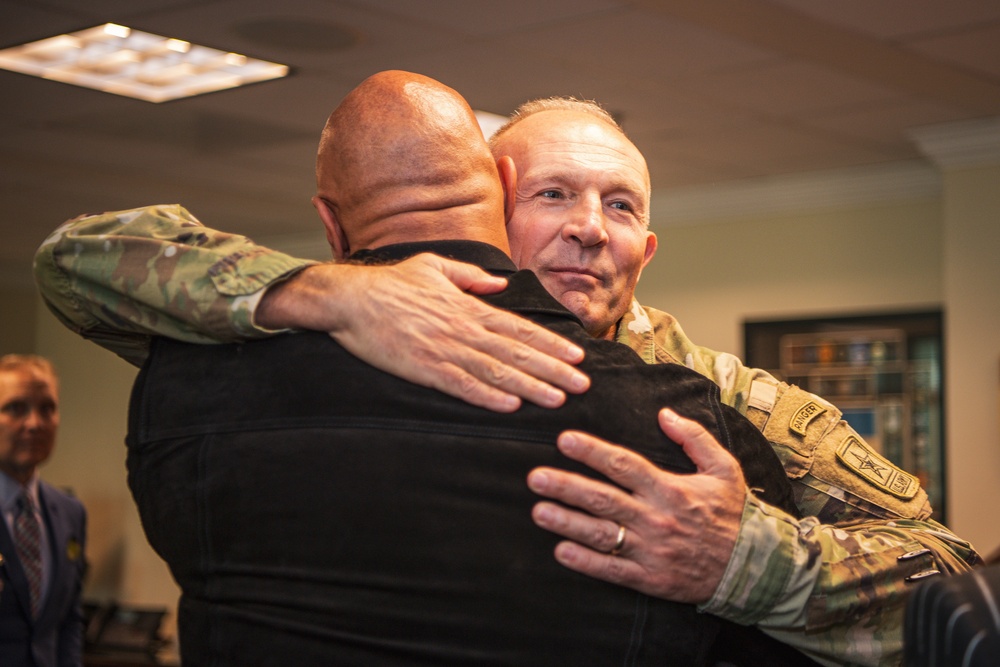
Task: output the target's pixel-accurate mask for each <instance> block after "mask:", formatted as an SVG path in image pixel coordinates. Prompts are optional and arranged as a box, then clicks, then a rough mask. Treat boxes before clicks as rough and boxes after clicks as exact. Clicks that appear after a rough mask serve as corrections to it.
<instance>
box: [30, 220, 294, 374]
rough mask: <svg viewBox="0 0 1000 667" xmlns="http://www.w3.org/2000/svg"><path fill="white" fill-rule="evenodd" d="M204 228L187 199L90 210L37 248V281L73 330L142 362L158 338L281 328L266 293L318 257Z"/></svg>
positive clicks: (258, 333) (219, 338) (234, 336)
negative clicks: (269, 317)
mask: <svg viewBox="0 0 1000 667" xmlns="http://www.w3.org/2000/svg"><path fill="white" fill-rule="evenodd" d="M312 263H313V262H309V261H306V260H299V259H295V258H292V257H289V256H287V255H284V254H282V253H279V252H277V251H273V250H269V249H267V248H264V247H262V246H258V245H255V244H254V243H253V242H252V241H250V240H249V239H247V238H245V237H243V236H236V235H233V234H225V233H222V232H218V231H215V230H212V229H209V228H207V227H204V226H202V225H201V223H200V222H198V220H197V219H195V217H194V216H192V215H191V214H190V213H188V211H187V210H185V209H184V208H183V207H181V206H177V205H170V206H150V207H145V208H138V209H132V210H128V211H117V212H111V213H103V214H100V215H91V216H83V217H80V218H76V219H74V220H70V221H69V222H66V223H64V224H63V225H61V226H60V227H59V228H57V229H56V230H55V231H54V232H53V233H52V234H50V235H49V237H48V238H47V239H46V240H45V241H44V242H43V243H42V245H41V247H40V248H39V249H38V251H37V252H36V254H35V264H34V272H35V281H36V283H37V285H38V288H39V291H40V292H41V295H42V298H43V299H44V300H45V302H46V304H47V305H48V307H49V308H50V310H52V312H53V313H54V314H55V315H56V317H58V318H59V320H60V321H61V322H62V323H63V324H65V325H66V326H67V327H68V328H69V329H71V330H72V331H74V332H76V333H79V334H80V335H82V336H84V337H85V338H89V339H91V340H93V341H94V342H96V343H98V344H99V345H101V346H103V347H105V348H107V349H109V350H111V351H113V352H115V353H116V354H118V355H119V356H121V357H123V358H124V359H126V360H127V361H129V362H131V363H133V364H136V365H139V364H141V363H142V361H143V360H144V359H145V357H146V355H147V354H148V348H149V342H150V339H151V337H152V336H167V337H170V338H176V339H179V340H185V341H189V342H196V343H212V342H226V341H232V340H243V339H248V338H259V337H264V336H267V335H270V334H272V333H273V332H269V331H266V330H264V329H260V328H259V327H256V326H255V325H254V323H253V314H254V310H255V308H256V305H257V303H258V302H259V300H260V297H261V296H262V295H263V293H264V290H265V289H266V288H267V287H269V286H270V285H273V284H276V283H278V282H280V281H282V280H284V279H286V278H288V277H289V276H290V275H292V274H293V273H295V272H296V271H298V270H300V269H302V268H305V267H306V266H308V265H310V264H312Z"/></svg>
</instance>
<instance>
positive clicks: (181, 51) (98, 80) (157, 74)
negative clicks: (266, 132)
mask: <svg viewBox="0 0 1000 667" xmlns="http://www.w3.org/2000/svg"><path fill="white" fill-rule="evenodd" d="M0 67H2V68H3V69H9V70H11V71H14V72H21V73H22V74H31V75H33V76H38V77H42V78H43V79H52V80H53V81H62V82H63V83H72V84H74V85H77V86H83V87H85V88H93V89H95V90H102V91H104V92H106V93H114V94H115V95H125V96H126V97H134V98H137V99H140V100H145V101H147V102H166V101H168V100H176V99H178V98H181V97H191V96H192V95H200V94H202V93H210V92H213V91H216V90H224V89H226V88H235V87H237V86H243V85H246V84H248V83H254V82H256V81H267V80H269V79H278V78H281V77H283V76H287V75H288V66H287V65H279V64H277V63H271V62H267V61H264V60H255V59H253V58H248V57H246V56H244V55H241V54H238V53H227V52H226V51H219V50H217V49H212V48H209V47H207V46H199V45H197V44H192V43H191V42H187V41H184V40H182V39H174V38H170V37H161V36H160V35H153V34H151V33H148V32H142V31H140V30H132V29H131V28H127V27H126V26H123V25H118V24H115V23H106V24H104V25H100V26H96V27H93V28H88V29H87V30H81V31H79V32H74V33H70V34H68V35H57V36H55V37H49V38H47V39H43V40H40V41H37V42H31V43H29V44H22V45H20V46H13V47H10V48H8V49H4V50H2V51H0Z"/></svg>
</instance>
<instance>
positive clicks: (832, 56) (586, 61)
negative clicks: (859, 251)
mask: <svg viewBox="0 0 1000 667" xmlns="http://www.w3.org/2000/svg"><path fill="white" fill-rule="evenodd" d="M108 21H111V22H116V23H122V24H125V25H129V26H131V27H134V28H138V29H142V30H146V31H149V32H153V33H158V34H163V35H167V36H172V37H179V38H182V39H187V40H191V41H195V42H198V43H202V44H205V45H207V46H211V47H215V48H219V49H225V50H232V51H237V52H242V53H245V54H247V55H250V56H254V57H259V58H263V59H266V60H272V61H278V62H282V63H286V64H289V65H291V66H292V67H293V70H294V73H293V75H292V76H291V77H289V78H287V79H283V80H280V81H276V82H267V83H261V84H257V85H254V86H250V87H248V88H244V89H239V90H232V91H224V92H220V93H213V94H209V95H204V96H201V97H197V98H192V99H188V100H181V101H176V102H168V103H165V104H161V105H154V104H149V103H146V102H140V101H136V100H131V99H126V98H120V97H116V96H113V95H108V94H104V93H100V92H95V91H91V90H86V89H81V88H76V87H73V86H69V85H66V84H61V83H55V82H50V81H44V80H39V79H33V78H30V77H27V76H24V75H20V74H15V73H12V72H6V71H0V100H2V104H0V169H2V173H3V178H2V181H0V197H2V199H0V204H2V208H0V211H2V217H0V235H2V236H0V238H2V239H3V242H2V245H0V282H6V283H24V282H26V281H27V280H29V266H30V257H31V255H32V253H33V251H34V248H35V247H36V246H37V245H38V243H39V242H41V240H42V239H43V238H44V237H45V235H46V234H47V233H48V232H49V231H50V230H51V229H52V228H53V227H55V225H57V224H58V223H60V222H61V221H63V220H64V219H66V218H68V217H71V216H74V215H77V214H80V213H84V212H96V211H101V210H111V209H117V208H127V207H132V206H138V205H142V204H149V203H173V202H179V203H183V204H185V205H186V206H188V207H189V208H190V209H191V210H192V211H193V212H194V213H195V214H196V215H198V216H199V217H200V218H201V219H202V220H204V221H206V222H208V223H209V224H212V225H214V226H217V227H222V228H225V229H229V230H233V231H239V232H242V233H246V234H250V235H252V236H254V237H255V238H258V239H262V238H268V237H273V236H275V235H278V234H288V235H292V238H295V236H296V235H301V237H302V238H304V239H311V238H315V237H316V236H317V235H318V231H317V230H318V225H317V223H316V220H315V216H314V213H313V211H312V209H311V207H310V205H309V197H310V196H311V195H312V192H313V176H312V170H313V156H314V153H315V147H316V141H317V138H318V135H319V130H320V128H321V127H322V124H323V122H324V121H325V119H326V116H327V114H328V113H329V112H330V111H331V109H332V108H333V107H334V106H336V104H337V103H338V102H339V100H340V99H341V98H342V96H343V95H344V94H345V93H346V92H347V91H348V90H350V89H351V88H352V87H353V86H355V85H356V84H357V83H358V82H360V81H361V80H362V79H363V78H365V77H366V76H368V75H369V74H371V73H373V72H376V71H379V70H383V69H407V70H412V71H416V72H420V73H423V74H427V75H429V76H432V77H435V78H437V79H439V80H441V81H442V82H444V83H446V84H448V85H450V86H452V87H454V88H456V89H457V90H458V91H460V92H461V93H463V94H464V95H465V96H466V98H467V99H468V100H469V102H470V104H471V105H472V106H473V107H474V108H478V109H485V110H489V111H493V112H496V113H500V114H507V113H509V112H510V111H511V110H512V109H513V108H514V107H515V106H516V105H517V104H519V103H520V102H522V101H524V100H526V99H530V98H533V97H539V96H545V95H576V96H579V97H587V98H595V99H597V100H599V101H601V102H603V103H604V104H605V105H606V106H607V107H608V108H609V109H610V110H611V111H612V112H613V113H614V114H615V115H616V116H618V117H619V118H620V119H621V121H622V122H623V124H624V125H625V128H626V130H627V131H628V133H629V134H630V136H631V137H632V139H633V140H634V141H635V143H636V144H637V145H638V146H639V148H640V150H642V151H643V153H644V154H645V155H646V158H647V160H648V161H649V166H650V172H651V176H652V179H653V184H654V188H655V189H656V190H657V191H666V192H669V191H678V190H683V189H684V188H690V187H692V186H706V185H714V184H734V183H735V184H739V183H744V182H751V181H752V180H753V179H760V178H762V177H774V176H779V175H783V174H794V173H801V172H820V171H824V170H832V169H846V168H853V167H862V166H872V165H888V164H897V163H902V164H915V163H914V162H912V161H918V160H921V159H922V156H921V154H920V151H919V150H918V148H917V146H916V144H915V143H914V141H913V140H912V139H911V137H910V136H909V134H908V131H910V130H912V128H918V127H922V126H928V125H935V124H940V123H947V122H954V121H961V120H970V119H977V118H988V117H995V116H1000V2H997V1H996V0H948V1H947V2H944V1H942V0H503V1H502V2H495V1H492V2H486V1H485V0H349V1H348V0H280V2H276V1H274V0H86V1H85V2H83V1H81V0H44V1H33V0H0V47H3V46H12V45H15V44H19V43H22V42H26V41H31V40H35V39H40V38H43V37H47V36H50V35H52V34H56V33H60V32H68V31H74V30H79V29H82V28H86V27H90V26H93V25H97V24H100V23H104V22H108Z"/></svg>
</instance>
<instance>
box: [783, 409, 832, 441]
mask: <svg viewBox="0 0 1000 667" xmlns="http://www.w3.org/2000/svg"><path fill="white" fill-rule="evenodd" d="M824 412H826V408H824V407H823V406H822V405H820V404H819V403H817V402H816V401H808V402H807V403H806V404H805V405H803V406H802V407H801V408H799V409H798V410H796V411H795V412H794V413H793V414H792V418H791V420H790V421H789V422H788V428H790V429H791V430H793V431H795V432H796V433H798V434H799V435H801V436H804V435H805V434H806V427H807V426H809V422H811V421H812V420H813V419H815V418H816V417H819V416H820V415H821V414H823V413H824Z"/></svg>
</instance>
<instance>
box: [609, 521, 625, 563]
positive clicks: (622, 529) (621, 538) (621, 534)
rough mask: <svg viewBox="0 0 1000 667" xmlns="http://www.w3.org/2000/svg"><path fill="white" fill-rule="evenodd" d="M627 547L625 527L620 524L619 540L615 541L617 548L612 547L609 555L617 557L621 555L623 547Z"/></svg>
mask: <svg viewBox="0 0 1000 667" xmlns="http://www.w3.org/2000/svg"><path fill="white" fill-rule="evenodd" d="M624 546H625V526H623V525H621V524H618V539H617V540H615V546H613V547H611V551H609V552H608V553H609V554H611V555H612V556H617V555H618V554H620V553H621V551H622V547H624Z"/></svg>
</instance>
